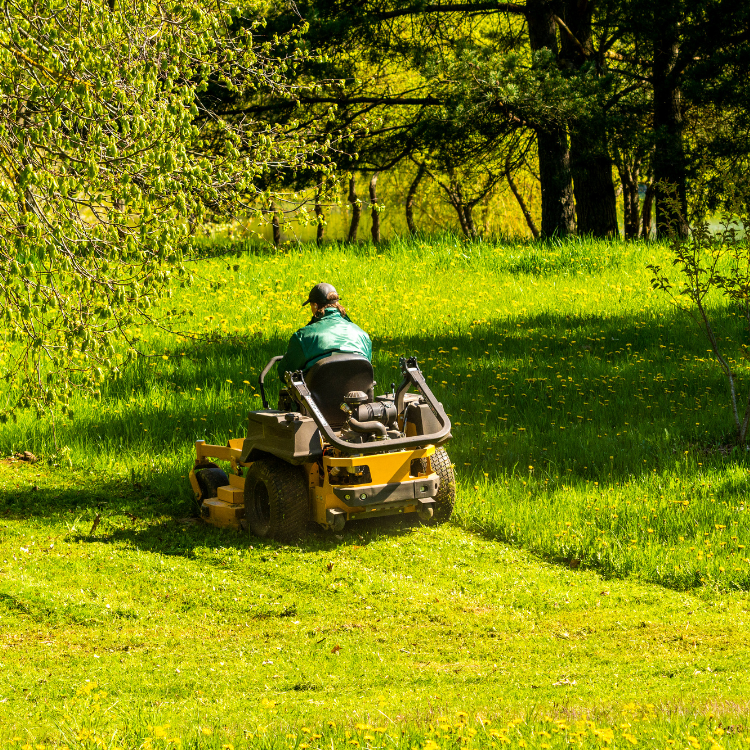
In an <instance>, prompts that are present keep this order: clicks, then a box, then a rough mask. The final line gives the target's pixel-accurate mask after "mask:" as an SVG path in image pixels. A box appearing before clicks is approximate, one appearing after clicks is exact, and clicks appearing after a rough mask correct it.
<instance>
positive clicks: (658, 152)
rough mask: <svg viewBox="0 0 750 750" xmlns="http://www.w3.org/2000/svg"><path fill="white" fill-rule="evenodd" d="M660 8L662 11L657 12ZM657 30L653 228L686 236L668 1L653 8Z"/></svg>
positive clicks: (675, 32) (674, 30) (675, 35)
mask: <svg viewBox="0 0 750 750" xmlns="http://www.w3.org/2000/svg"><path fill="white" fill-rule="evenodd" d="M660 10H662V11H663V12H660ZM655 16H656V18H655V21H656V28H657V29H658V30H659V31H660V34H659V36H658V37H657V39H656V40H655V42H656V43H655V45H654V62H653V68H652V79H653V87H654V125H653V127H654V142H655V146H656V147H655V151H654V182H655V183H656V232H657V235H658V236H659V237H665V236H669V235H677V236H678V237H687V235H688V223H687V190H686V179H685V148H684V143H683V121H682V103H681V96H680V88H679V77H678V75H679V73H678V71H676V70H675V62H676V60H677V55H678V53H679V49H680V45H679V16H678V15H677V13H675V12H674V11H673V8H672V7H671V4H669V3H667V4H665V6H659V10H657V11H656V12H655Z"/></svg>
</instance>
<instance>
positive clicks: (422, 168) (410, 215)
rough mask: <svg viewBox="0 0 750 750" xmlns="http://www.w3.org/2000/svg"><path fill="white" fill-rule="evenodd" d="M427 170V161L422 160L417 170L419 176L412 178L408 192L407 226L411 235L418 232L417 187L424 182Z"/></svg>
mask: <svg viewBox="0 0 750 750" xmlns="http://www.w3.org/2000/svg"><path fill="white" fill-rule="evenodd" d="M426 171H427V164H426V162H422V163H421V164H420V165H419V169H418V170H417V176H416V177H415V178H414V179H413V180H412V183H411V185H409V192H408V193H407V194H406V226H407V227H408V229H409V234H411V235H415V234H416V233H417V228H416V226H415V225H414V196H415V195H416V193H417V187H419V183H420V182H422V178H423V177H424V175H425V172H426Z"/></svg>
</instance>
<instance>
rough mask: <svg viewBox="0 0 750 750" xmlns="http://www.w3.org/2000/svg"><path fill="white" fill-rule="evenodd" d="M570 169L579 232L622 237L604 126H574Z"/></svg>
mask: <svg viewBox="0 0 750 750" xmlns="http://www.w3.org/2000/svg"><path fill="white" fill-rule="evenodd" d="M570 171H571V173H572V174H573V184H574V186H575V201H576V222H577V226H578V234H579V235H590V236H592V237H607V238H609V237H619V236H620V230H619V228H618V226H617V197H616V195H615V186H614V183H613V181H612V159H611V157H610V155H609V152H608V149H607V135H606V131H605V130H604V128H603V127H593V128H587V127H586V126H585V125H584V124H582V123H579V124H577V125H576V126H574V127H573V128H572V129H571V133H570Z"/></svg>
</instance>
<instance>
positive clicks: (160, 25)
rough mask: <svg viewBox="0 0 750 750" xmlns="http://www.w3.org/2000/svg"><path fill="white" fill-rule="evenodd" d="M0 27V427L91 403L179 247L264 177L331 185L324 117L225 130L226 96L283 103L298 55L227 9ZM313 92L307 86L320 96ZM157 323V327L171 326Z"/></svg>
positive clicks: (91, 9)
mask: <svg viewBox="0 0 750 750" xmlns="http://www.w3.org/2000/svg"><path fill="white" fill-rule="evenodd" d="M2 13H3V23H2V28H0V292H1V296H0V318H2V321H3V334H2V338H0V362H1V364H0V367H1V368H2V369H0V375H2V377H4V378H5V379H6V380H7V381H9V387H7V388H6V389H4V393H5V394H7V395H6V397H5V403H3V404H0V418H2V419H7V418H8V416H9V415H13V414H14V410H15V409H16V408H17V407H18V406H23V405H29V404H31V403H34V404H36V406H37V408H38V409H39V410H47V409H52V408H53V407H54V405H58V406H60V405H62V406H63V407H64V410H68V409H69V403H70V397H71V394H72V392H73V391H74V390H75V389H76V388H82V389H84V390H87V391H88V392H91V393H93V394H94V395H98V393H99V389H98V385H99V383H101V382H102V381H103V380H104V379H105V378H106V377H108V376H109V375H111V374H113V375H115V376H116V375H117V373H118V372H119V369H120V368H121V367H122V365H123V362H124V361H126V360H128V359H130V358H132V357H133V356H134V355H135V354H136V353H137V352H138V351H139V337H138V335H137V333H136V331H137V327H138V326H139V325H141V324H144V323H156V324H160V325H163V324H165V323H166V321H165V320H164V318H163V317H162V318H159V317H155V316H154V313H153V312H152V311H153V305H154V303H155V302H156V300H158V299H160V298H162V297H168V296H170V294H171V291H170V285H171V284H172V283H173V282H174V281H178V282H179V283H183V284H185V283H190V281H191V277H190V274H189V272H188V271H187V270H186V268H185V265H184V263H183V260H184V257H183V252H184V250H183V248H184V245H185V235H186V234H187V232H188V231H189V228H190V227H191V226H193V225H195V224H196V223H200V222H201V221H202V220H203V218H204V217H205V216H207V215H215V214H226V213H231V212H232V211H235V210H244V211H246V212H253V211H256V212H258V211H260V212H262V211H264V210H266V209H267V207H268V205H269V202H270V201H271V200H272V198H273V195H272V194H271V192H270V190H269V189H268V187H267V186H268V185H269V184H271V182H270V181H269V177H270V176H272V175H274V174H276V173H279V172H281V171H284V170H286V171H291V172H293V171H296V170H309V171H317V172H321V173H323V174H325V173H328V172H330V171H331V170H332V162H331V158H330V157H329V156H327V155H328V154H330V153H333V152H335V149H336V147H337V141H336V139H335V138H334V137H332V136H331V134H330V133H328V134H327V135H326V136H325V137H323V136H319V133H322V132H323V131H324V130H325V127H326V124H327V123H326V121H325V118H323V119H322V121H321V122H319V123H317V124H312V125H308V126H307V127H304V128H303V127H299V124H298V123H296V122H294V121H291V122H289V123H287V125H286V127H284V128H281V127H275V126H273V125H269V124H268V123H265V122H258V121H256V120H254V119H252V117H250V116H248V115H245V116H243V117H242V118H223V117H221V116H219V115H217V114H216V113H215V111H214V110H213V108H212V107H211V102H212V101H213V99H215V97H216V96H222V97H227V96H229V97H231V96H232V95H234V93H236V92H237V91H240V90H242V91H244V92H247V91H256V92H259V93H263V94H264V95H273V96H274V97H275V98H279V99H288V100H289V101H295V100H298V98H299V97H300V96H302V95H304V94H309V93H310V91H311V87H308V86H307V85H304V84H300V83H297V84H294V85H292V84H290V83H289V82H288V75H289V73H292V72H293V71H294V70H295V69H296V67H297V66H299V65H301V64H302V63H303V62H304V61H306V60H308V58H309V57H310V55H309V53H308V51H307V50H306V48H305V46H304V43H303V42H302V40H301V32H302V31H303V30H304V29H303V28H295V29H292V30H291V31H289V32H288V33H286V34H285V35H280V36H275V37H274V38H273V41H269V39H264V38H263V37H262V34H263V26H262V24H261V23H248V22H245V21H244V20H243V19H242V18H241V17H240V12H239V11H238V10H237V8H235V7H234V6H233V5H231V4H230V3H227V2H224V1H223V0H218V1H217V2H211V3H208V2H202V1H201V0H189V1H188V2H178V1H177V0H165V1H161V2H157V3H147V4H142V3H130V2H117V3H115V1H114V0H111V2H110V3H109V5H104V6H103V5H102V4H101V3H93V2H91V1H90V0H82V1H81V2H75V3H72V2H55V1H54V0H43V1H42V2H40V3H31V2H26V0H18V1H11V2H6V3H5V4H4V6H3V10H2ZM317 85H318V87H320V86H321V82H320V81H318V82H317ZM175 312H176V311H174V310H172V311H166V312H165V313H162V314H161V315H174V313H175Z"/></svg>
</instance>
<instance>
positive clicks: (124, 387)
mask: <svg viewBox="0 0 750 750" xmlns="http://www.w3.org/2000/svg"><path fill="white" fill-rule="evenodd" d="M217 250H218V253H217ZM208 251H209V252H207V253H205V254H204V256H205V257H202V258H200V259H198V260H196V261H195V262H194V264H193V273H194V275H195V278H196V284H195V285H194V286H193V287H191V288H189V289H186V290H179V294H178V295H177V298H176V301H177V303H178V304H181V305H183V306H184V307H185V308H186V309H187V311H188V313H189V315H188V316H187V317H186V318H185V322H184V325H185V327H186V329H187V328H189V329H191V330H192V331H195V332H197V333H198V334H199V335H200V336H203V337H205V339H206V340H205V341H201V340H198V341H194V340H189V339H183V338H180V337H178V336H167V335H164V334H156V333H155V332H154V331H148V330H146V331H142V332H140V333H141V335H142V336H143V347H144V349H145V351H146V353H147V354H148V355H149V356H148V357H146V358H143V359H141V360H140V361H139V362H138V363H137V364H136V365H135V366H133V367H132V368H131V369H129V370H128V371H127V372H126V373H125V374H124V377H123V379H122V380H120V381H118V382H113V383H111V384H110V387H109V388H108V389H107V390H106V391H105V393H104V398H103V399H102V402H101V403H95V402H80V403H78V404H77V405H76V417H75V419H74V421H73V422H64V423H61V424H59V425H57V426H56V427H55V430H54V431H53V430H52V429H51V427H50V425H48V424H40V423H38V422H35V421H34V420H32V419H31V418H27V419H24V420H22V422H21V423H20V424H19V425H17V426H13V427H10V426H6V427H4V428H3V429H2V431H0V445H2V449H3V450H4V451H6V452H10V451H12V450H23V449H30V450H32V451H34V452H36V453H40V454H43V455H45V456H48V457H52V461H53V463H56V464H58V465H60V466H61V467H64V466H65V465H66V462H71V463H72V465H73V466H74V467H77V468H79V469H80V468H89V469H91V470H95V471H97V472H102V473H103V475H104V476H116V477H118V476H119V477H125V478H127V479H129V480H130V481H137V482H140V483H142V484H143V483H146V484H148V485H149V486H150V487H152V488H153V489H154V491H155V492H158V493H159V494H160V496H162V497H163V498H164V508H165V511H167V512H180V513H184V512H186V511H187V508H188V504H189V491H188V487H187V484H186V481H185V474H186V473H187V468H188V467H189V465H190V463H191V456H192V452H193V448H192V444H193V441H194V440H195V439H197V438H201V439H206V440H209V441H211V442H219V443H224V442H225V441H226V440H227V439H228V438H230V437H233V436H240V435H242V434H243V432H244V425H245V415H246V413H247V411H248V410H250V409H252V408H257V407H258V406H259V405H260V399H259V396H258V392H257V377H258V373H259V371H260V369H261V368H262V366H263V365H264V364H265V362H266V361H267V359H268V358H269V357H270V356H273V355H274V354H277V353H280V352H282V351H283V350H284V347H285V343H286V340H287V338H288V336H289V335H290V334H291V333H292V332H293V331H294V330H296V329H297V328H298V327H299V326H300V325H302V324H304V323H305V322H306V321H307V317H306V315H307V314H308V313H307V308H301V302H302V301H303V300H304V299H305V298H306V294H307V291H308V290H309V288H310V287H311V286H312V285H314V284H315V283H317V282H319V281H321V280H327V281H330V282H332V283H333V284H335V285H336V287H337V288H338V289H339V291H340V293H341V295H342V301H343V304H344V305H345V306H346V307H347V308H348V309H349V311H350V314H351V316H352V318H353V319H354V320H355V322H357V323H359V324H360V325H362V326H363V327H364V328H365V329H366V330H368V331H369V332H370V334H371V336H372V338H373V340H374V352H375V354H374V364H375V369H376V377H377V380H378V381H379V388H380V389H382V390H387V389H389V388H390V383H391V382H393V381H397V380H398V357H399V356H403V355H407V354H415V355H417V357H418V358H419V361H420V364H421V366H422V368H423V371H424V372H425V374H426V376H427V379H428V382H429V383H430V384H431V386H432V387H433V388H434V390H435V392H436V394H437V395H438V396H439V397H440V398H441V400H442V401H443V403H444V404H445V405H446V407H447V410H448V412H449V413H450V414H451V417H452V420H453V424H454V439H453V441H452V442H451V443H450V445H449V452H450V455H451V457H452V458H453V460H454V462H455V464H456V469H457V475H458V481H459V486H460V496H459V502H458V505H457V513H456V519H457V521H458V522H459V523H461V524H463V525H465V526H467V527H469V528H473V529H476V530H480V531H482V532H483V533H485V534H488V535H492V536H495V537H498V538H500V539H503V540H507V541H510V542H512V543H514V544H519V545H522V546H525V547H528V548H529V549H532V550H534V551H535V552H538V553H541V554H543V555H545V556H548V557H550V558H551V559H554V560H559V561H564V562H566V563H567V564H571V565H574V566H577V565H584V566H586V565H592V566H596V567H597V568H598V569H599V570H601V571H602V572H604V573H605V574H607V575H615V576H624V575H634V576H637V577H641V578H643V579H646V580H650V581H654V582H658V583H662V584H666V585H669V586H672V587H676V588H690V587H694V586H702V585H705V584H710V585H711V587H719V588H734V587H739V588H742V589H747V588H750V561H749V558H750V555H749V554H748V548H750V529H749V527H748V523H747V514H746V511H745V501H744V497H745V494H746V489H747V468H746V458H745V455H744V452H742V451H740V450H739V449H737V448H734V449H731V446H730V445H729V442H730V440H731V435H730V433H729V429H730V425H731V420H730V418H729V414H728V399H727V398H726V397H725V393H726V391H725V384H724V382H723V381H722V379H721V377H720V376H719V374H718V373H717V370H716V368H715V367H714V365H713V363H712V361H711V359H710V355H709V354H708V352H707V351H706V350H707V345H706V343H705V342H704V341H703V340H702V339H701V337H700V336H699V335H698V333H697V332H695V331H694V330H693V329H692V328H691V326H690V325H689V321H688V319H687V318H686V317H685V316H684V315H683V314H682V313H678V312H676V311H673V310H672V309H671V308H670V307H669V304H668V301H667V300H666V299H665V298H664V297H663V296H660V295H659V294H658V293H656V292H654V291H653V290H652V289H651V287H650V283H649V281H650V273H649V271H648V270H647V269H646V264H647V263H652V262H659V263H662V264H664V263H665V262H666V261H667V260H668V250H667V249H666V248H665V247H663V246H660V245H655V244H643V243H632V244H625V243H622V244H617V243H614V244H612V243H597V242H592V241H580V242H578V241H572V242H567V243H560V242H557V243H549V244H548V245H542V246H538V245H534V244H524V243H515V244H513V243H511V244H505V245H494V244H491V243H481V242H477V243H473V244H465V243H463V242H460V241H458V240H457V239H453V238H450V237H444V238H442V239H439V240H429V239H422V240H417V241H409V242H402V241H395V242H393V243H390V244H388V245H386V246H384V247H382V248H379V249H376V248H374V247H373V246H370V245H361V246H357V247H347V246H339V245H330V246H325V247H324V248H322V249H317V248H315V247H314V246H302V247H300V248H291V249H290V250H288V251H287V252H285V253H283V254H279V255H276V254H273V253H268V252H261V253H258V252H257V248H252V247H250V246H241V245H239V246H226V247H223V248H217V247H215V246H213V247H209V248H208ZM736 320H737V319H736V318H734V317H733V316H732V315H730V314H724V315H723V317H722V318H721V321H720V324H721V328H722V330H723V331H724V332H732V333H733V332H735V330H736V329H737V327H738V326H737V322H736ZM730 353H731V354H734V356H735V358H736V360H737V362H736V364H737V367H738V369H740V368H742V367H743V365H742V363H741V362H740V357H741V354H740V351H739V350H737V351H733V352H730ZM276 387H277V385H276V384H275V383H272V384H271V386H270V388H269V390H270V391H271V392H272V393H273V394H274V395H275V392H276V390H275V389H276ZM55 435H56V438H57V447H55V441H54V437H55ZM11 502H12V501H11Z"/></svg>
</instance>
